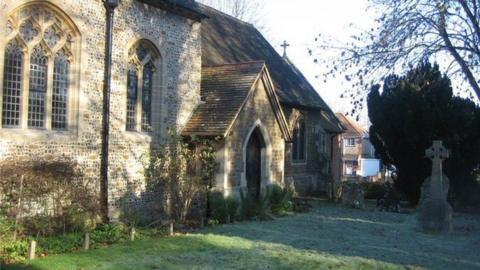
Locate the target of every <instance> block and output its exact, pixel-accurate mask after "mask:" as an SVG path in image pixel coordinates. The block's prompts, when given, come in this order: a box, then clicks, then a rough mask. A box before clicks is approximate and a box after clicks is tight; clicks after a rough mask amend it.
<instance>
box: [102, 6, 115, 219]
mask: <svg viewBox="0 0 480 270" xmlns="http://www.w3.org/2000/svg"><path fill="white" fill-rule="evenodd" d="M103 4H104V6H105V10H106V19H107V21H106V29H105V71H104V74H105V77H104V81H103V119H102V154H101V157H102V159H101V164H100V170H101V172H100V174H101V182H102V183H101V196H102V198H101V203H102V210H103V218H104V221H105V222H108V221H109V215H108V144H109V136H110V88H111V77H112V42H113V41H112V32H113V31H112V30H113V17H114V12H115V8H116V7H117V6H118V4H119V0H104V1H103Z"/></svg>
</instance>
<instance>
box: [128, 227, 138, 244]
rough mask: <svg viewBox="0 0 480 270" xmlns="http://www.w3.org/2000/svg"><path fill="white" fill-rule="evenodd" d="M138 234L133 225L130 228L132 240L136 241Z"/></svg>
mask: <svg viewBox="0 0 480 270" xmlns="http://www.w3.org/2000/svg"><path fill="white" fill-rule="evenodd" d="M136 234H137V231H136V230H135V227H132V228H131V229H130V241H135V236H136Z"/></svg>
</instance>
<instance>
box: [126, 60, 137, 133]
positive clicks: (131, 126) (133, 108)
mask: <svg viewBox="0 0 480 270" xmlns="http://www.w3.org/2000/svg"><path fill="white" fill-rule="evenodd" d="M137 83H138V78H137V72H136V71H135V69H134V68H131V69H130V70H129V71H128V78H127V87H128V89H127V130H135V128H136V122H137V121H135V119H136V114H137Z"/></svg>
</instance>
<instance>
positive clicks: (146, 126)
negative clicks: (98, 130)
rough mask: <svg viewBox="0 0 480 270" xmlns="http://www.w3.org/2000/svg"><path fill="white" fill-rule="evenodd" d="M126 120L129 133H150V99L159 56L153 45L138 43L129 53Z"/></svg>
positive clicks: (145, 42) (154, 83) (142, 41)
mask: <svg viewBox="0 0 480 270" xmlns="http://www.w3.org/2000/svg"><path fill="white" fill-rule="evenodd" d="M129 60H130V66H129V69H128V74H127V119H126V129H127V130H129V131H144V132H150V131H152V97H153V91H154V89H155V86H156V84H158V79H155V78H156V77H157V76H156V75H157V73H158V70H159V68H158V66H159V61H160V54H159V53H158V50H157V49H156V48H155V46H154V45H153V44H151V43H150V42H149V41H146V40H140V41H138V42H137V43H136V44H135V45H134V46H133V47H132V48H131V49H130V51H129Z"/></svg>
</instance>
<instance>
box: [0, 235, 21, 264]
mask: <svg viewBox="0 0 480 270" xmlns="http://www.w3.org/2000/svg"><path fill="white" fill-rule="evenodd" d="M27 251H28V241H26V240H11V241H7V242H3V241H2V243H0V264H1V263H5V264H8V263H16V262H23V261H25V260H26V254H27Z"/></svg>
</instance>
